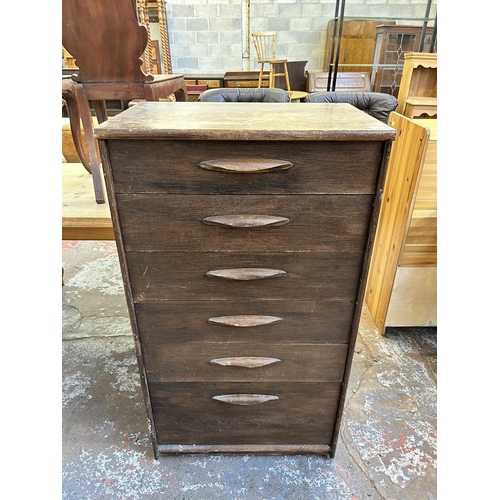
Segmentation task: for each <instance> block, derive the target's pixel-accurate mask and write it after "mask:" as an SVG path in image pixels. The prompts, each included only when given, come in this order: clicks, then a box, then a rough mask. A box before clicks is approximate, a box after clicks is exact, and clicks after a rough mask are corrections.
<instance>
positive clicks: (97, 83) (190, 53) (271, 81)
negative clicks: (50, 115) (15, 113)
mask: <svg viewBox="0 0 500 500" xmlns="http://www.w3.org/2000/svg"><path fill="white" fill-rule="evenodd" d="M61 17H62V43H61V45H62V129H61V138H62V140H61V146H62V177H61V179H62V183H61V187H62V309H63V322H62V325H63V326H62V345H63V354H62V368H63V414H62V418H63V432H62V455H63V481H62V489H63V498H68V499H70V498H75V499H76V498H106V499H115V498H116V499H124V498H176V499H177V498H179V499H180V498H186V499H187V498H189V499H197V498H199V499H200V500H201V499H205V498H221V499H231V500H234V499H245V500H247V499H248V500H253V499H256V500H257V499H268V500H270V499H282V498H297V499H311V500H313V499H321V500H326V499H330V498H331V499H339V500H343V499H352V498H370V500H383V499H387V500H389V499H394V498H415V499H417V498H422V499H426V500H432V499H435V498H437V442H436V434H437V404H436V403H437V399H436V394H437V392H436V391H437V326H438V325H437V323H438V320H437V318H438V309H437V295H438V294H437V274H438V266H437V227H438V222H437V221H438V219H437V178H438V169H437V158H438V155H437V123H438V112H437V82H438V64H437V46H438V40H437V2H436V1H435V0H409V1H407V2H401V1H399V0H384V1H383V2H380V3H375V2H373V1H371V0H358V1H356V2H354V1H350V0H332V1H326V0H325V1H323V0H322V1H320V2H318V1H317V0H316V1H315V0H301V1H298V0H280V1H270V2H263V1H257V0H224V1H222V0H221V1H218V0H213V1H210V2H189V1H187V0H172V1H169V0H106V1H105V2H103V1H101V0H62V16H61ZM410 463H411V464H412V465H411V466H410V465H409V464H410Z"/></svg>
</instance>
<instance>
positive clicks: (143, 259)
mask: <svg viewBox="0 0 500 500" xmlns="http://www.w3.org/2000/svg"><path fill="white" fill-rule="evenodd" d="M362 258H363V254H361V253H360V254H351V253H336V254H335V253H319V252H311V253H305V252H304V253H297V254H292V253H283V254H277V253H276V254H264V253H260V254H255V255H253V254H235V253H226V254H220V253H190V252H170V253H163V252H160V253H159V252H149V253H148V252H127V261H128V268H129V273H130V278H131V283H132V292H133V294H134V298H135V300H136V301H144V300H230V301H233V300H303V299H304V298H306V300H348V301H349V300H354V297H355V296H356V291H357V288H358V279H359V275H360V270H361V261H362ZM238 267H242V268H251V267H255V268H263V267H265V268H269V269H281V270H284V271H285V272H286V276H280V277H279V278H276V279H266V280H252V281H233V280H222V279H215V278H211V277H208V276H205V273H206V272H207V271H210V270H213V269H233V268H238ZM186 313H188V311H186Z"/></svg>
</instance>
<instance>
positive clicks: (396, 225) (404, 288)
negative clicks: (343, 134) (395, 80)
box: [365, 113, 437, 334]
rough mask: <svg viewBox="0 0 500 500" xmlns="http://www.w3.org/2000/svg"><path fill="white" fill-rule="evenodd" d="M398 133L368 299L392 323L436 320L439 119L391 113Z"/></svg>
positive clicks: (380, 319) (376, 315)
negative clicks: (419, 118)
mask: <svg viewBox="0 0 500 500" xmlns="http://www.w3.org/2000/svg"><path fill="white" fill-rule="evenodd" d="M389 125H391V126H393V127H394V128H395V129H396V131H397V135H396V140H395V142H394V144H393V147H392V151H391V156H390V160H389V168H388V172H387V179H386V185H385V193H384V201H383V203H382V207H381V210H380V220H379V225H378V229H377V234H376V237H375V245H374V250H373V255H372V260H371V264H370V271H369V275H368V282H367V287H366V296H365V301H366V304H367V307H368V309H369V310H370V313H371V315H372V316H373V319H374V321H375V324H376V326H377V328H378V329H379V331H380V333H382V334H384V333H385V329H386V327H387V326H435V325H436V324H437V292H436V281H437V280H436V271H437V189H436V179H437V155H436V150H437V120H436V119H426V120H410V119H409V118H407V117H405V116H402V115H400V114H399V113H391V115H390V117H389Z"/></svg>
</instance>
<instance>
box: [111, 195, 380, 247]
mask: <svg viewBox="0 0 500 500" xmlns="http://www.w3.org/2000/svg"><path fill="white" fill-rule="evenodd" d="M372 199H373V197H372V196H368V195H366V196H351V195H349V196H331V195H314V196H313V195H308V196H300V197H299V198H298V197H293V196H283V195H278V196H272V197H270V196H264V195H255V196H252V195H248V196H221V195H219V196H215V195H210V196H185V195H168V196H165V195H163V196H162V195H120V196H118V203H119V207H118V210H119V214H120V221H121V227H122V232H123V235H124V241H125V248H127V250H140V251H151V250H156V251H158V250H163V251H180V250H189V251H197V252H242V251H249V252H273V251H276V252H335V251H344V252H347V251H348V252H362V251H363V249H364V245H365V240H366V234H367V231H368V216H369V214H370V213H371V208H372V207H371V206H372ZM245 214H251V215H252V216H256V215H258V214H262V215H266V214H267V215H271V214H272V215H275V216H281V217H286V218H287V219H289V221H290V222H289V223H288V224H286V225H281V226H268V227H255V228H252V227H248V228H245V227H241V228H235V227H224V226H212V225H207V224H204V223H203V219H204V218H205V217H208V216H223V215H245Z"/></svg>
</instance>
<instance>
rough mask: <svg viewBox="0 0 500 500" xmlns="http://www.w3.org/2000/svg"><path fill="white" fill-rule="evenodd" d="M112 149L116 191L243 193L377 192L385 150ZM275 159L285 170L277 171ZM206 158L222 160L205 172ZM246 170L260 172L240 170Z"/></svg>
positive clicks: (203, 145)
mask: <svg viewBox="0 0 500 500" xmlns="http://www.w3.org/2000/svg"><path fill="white" fill-rule="evenodd" d="M107 144H108V151H109V156H110V160H111V164H112V165H113V169H112V170H113V181H114V187H115V190H116V192H117V193H172V194H245V195H246V194H284V193H289V194H307V193H310V194H373V193H374V189H375V182H376V178H377V172H378V167H379V163H380V157H381V154H382V146H383V144H382V143H381V142H351V141H265V142H260V141H227V142H224V141H178V140H172V141H159V140H158V141H153V140H146V139H145V140H132V141H131V140H109V141H108V143H107ZM270 160H272V161H273V162H275V163H276V162H278V164H279V165H280V166H278V167H276V168H274V167H273V166H271V165H270V163H269V161H270ZM207 161H217V162H218V163H217V165H216V166H215V167H213V166H208V165H205V167H206V168H201V167H200V164H202V163H203V162H207ZM228 162H229V163H230V165H228ZM283 162H288V163H290V164H291V165H288V163H285V166H284V165H283ZM288 167H289V168H288ZM207 168H216V170H210V169H207ZM218 168H219V170H217V169H218ZM241 168H244V169H247V170H248V169H250V170H253V169H257V172H255V171H253V173H248V172H246V173H242V172H241ZM220 169H222V170H220ZM228 169H229V171H228ZM231 169H235V170H233V171H231ZM260 169H264V171H262V170H260ZM266 170H267V171H266Z"/></svg>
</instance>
